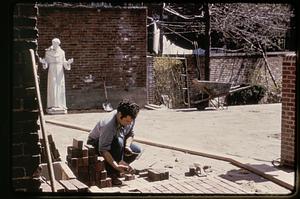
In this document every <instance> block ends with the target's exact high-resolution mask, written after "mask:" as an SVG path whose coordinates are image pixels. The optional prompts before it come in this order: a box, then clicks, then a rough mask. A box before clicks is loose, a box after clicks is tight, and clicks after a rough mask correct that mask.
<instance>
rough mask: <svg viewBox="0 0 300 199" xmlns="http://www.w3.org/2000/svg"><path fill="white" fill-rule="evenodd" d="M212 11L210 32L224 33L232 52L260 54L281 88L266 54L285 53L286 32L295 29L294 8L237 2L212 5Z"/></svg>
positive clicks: (282, 5)
mask: <svg viewBox="0 0 300 199" xmlns="http://www.w3.org/2000/svg"><path fill="white" fill-rule="evenodd" d="M209 9H210V17H211V21H210V22H211V30H212V31H215V32H217V33H221V35H222V36H223V38H224V40H225V42H224V44H225V45H226V43H227V44H229V48H234V49H229V50H231V51H242V52H258V53H261V54H262V56H263V58H264V61H265V63H266V68H267V69H268V72H269V74H270V76H271V78H272V81H273V83H274V85H275V86H276V88H278V86H277V84H276V81H275V79H274V77H273V75H272V73H271V70H270V67H269V63H268V61H267V54H266V52H267V51H270V50H273V51H274V50H278V51H282V50H284V47H285V46H284V45H281V44H280V43H281V42H284V40H285V37H286V33H287V31H289V30H291V28H293V27H291V24H290V21H291V18H292V17H294V12H293V8H292V6H291V5H289V4H251V3H235V4H210V8H209ZM226 41H227V42H226ZM228 41H229V42H228ZM230 44H231V45H230ZM232 44H233V45H232ZM227 49H228V46H227Z"/></svg>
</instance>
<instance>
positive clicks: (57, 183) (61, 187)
mask: <svg viewBox="0 0 300 199" xmlns="http://www.w3.org/2000/svg"><path fill="white" fill-rule="evenodd" d="M47 183H48V184H50V181H49V180H48V181H47ZM53 184H54V187H55V190H56V191H57V192H65V188H64V187H63V186H62V185H61V184H60V183H59V182H58V181H57V180H54V181H53Z"/></svg>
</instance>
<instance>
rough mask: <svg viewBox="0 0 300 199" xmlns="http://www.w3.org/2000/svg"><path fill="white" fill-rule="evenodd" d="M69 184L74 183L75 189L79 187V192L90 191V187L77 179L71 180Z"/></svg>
mask: <svg viewBox="0 0 300 199" xmlns="http://www.w3.org/2000/svg"><path fill="white" fill-rule="evenodd" d="M69 182H70V183H72V184H73V185H74V186H75V187H77V189H78V192H88V191H89V189H88V188H89V187H88V186H87V185H85V184H83V183H82V182H80V181H79V180H77V179H71V180H69Z"/></svg>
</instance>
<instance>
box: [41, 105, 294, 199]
mask: <svg viewBox="0 0 300 199" xmlns="http://www.w3.org/2000/svg"><path fill="white" fill-rule="evenodd" d="M106 114H108V113H106V112H102V111H99V112H92V113H72V112H69V114H66V115H46V116H45V119H46V122H47V126H46V128H47V130H48V131H49V132H50V133H51V134H52V135H53V138H54V141H55V143H56V146H57V148H58V149H59V152H60V154H61V157H62V159H63V161H65V157H66V153H67V146H69V145H72V139H73V138H75V139H79V140H84V141H86V139H87V136H88V132H87V131H88V130H89V129H91V128H93V127H94V125H95V124H96V123H97V121H99V119H101V118H102V117H104V116H105V115H106ZM66 124H67V125H70V126H73V127H76V128H77V129H72V128H66V127H63V126H64V125H65V126H66ZM78 129H85V130H78ZM280 133H281V104H267V105H247V106H230V107H227V108H225V109H222V110H206V111H197V110H196V109H180V110H176V109H160V110H146V109H142V110H141V111H140V113H139V116H138V118H137V121H136V126H135V135H136V136H135V138H136V139H137V143H138V144H140V145H141V146H142V148H143V154H142V156H141V157H140V159H139V160H137V161H135V162H134V163H133V166H134V167H144V168H159V169H167V170H168V171H169V173H170V177H169V180H163V181H157V182H148V181H147V180H146V179H144V178H136V179H135V180H132V181H124V183H123V186H121V187H112V188H102V189H99V188H97V187H91V190H92V192H121V193H122V192H130V193H198V194H206V193H207V194H219V193H220V194H289V193H291V190H289V189H287V188H286V187H283V186H281V185H280V183H279V184H278V183H275V182H274V181H272V180H270V179H267V178H263V177H262V176H261V175H258V173H255V172H250V171H249V170H246V169H244V168H241V167H238V166H236V165H233V164H231V163H230V162H228V161H221V160H218V159H215V158H208V157H207V156H205V154H208V155H212V156H215V157H226V158H228V159H230V160H234V161H236V162H239V163H241V164H243V165H247V166H249V167H251V168H253V169H255V170H256V171H258V172H261V173H263V174H265V175H267V176H271V178H273V179H275V180H276V179H277V180H279V181H280V182H283V183H286V184H288V185H289V186H291V187H293V186H294V172H293V171H290V170H287V169H285V168H279V167H276V166H274V165H273V164H272V161H273V160H278V158H279V157H280ZM138 141H141V142H140V143H139V142H138ZM142 141H147V142H149V143H153V144H154V145H157V144H158V145H160V146H171V147H176V148H180V149H183V150H181V151H177V150H171V149H167V148H161V147H155V146H151V145H149V144H141V143H143V142H142ZM185 150H186V151H188V150H190V151H196V152H200V153H203V154H204V156H199V155H192V154H189V153H186V152H184V151H185ZM275 162H276V161H275ZM193 163H199V164H201V165H203V166H208V168H209V169H208V170H207V172H206V176H202V177H199V176H192V177H190V176H185V175H184V173H185V172H187V171H188V169H189V165H192V164H193ZM123 180H124V179H123Z"/></svg>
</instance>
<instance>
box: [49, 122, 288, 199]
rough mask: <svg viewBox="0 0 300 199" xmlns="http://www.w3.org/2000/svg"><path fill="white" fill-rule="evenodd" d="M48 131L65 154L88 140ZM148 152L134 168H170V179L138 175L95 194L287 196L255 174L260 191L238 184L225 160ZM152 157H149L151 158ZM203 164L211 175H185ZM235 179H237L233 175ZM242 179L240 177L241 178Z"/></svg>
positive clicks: (147, 148)
mask: <svg viewBox="0 0 300 199" xmlns="http://www.w3.org/2000/svg"><path fill="white" fill-rule="evenodd" d="M47 127H48V130H49V131H50V132H51V133H52V135H53V138H54V141H55V142H56V145H57V147H58V148H59V150H60V154H62V158H64V157H65V155H66V149H67V148H66V147H67V146H68V145H70V144H71V143H72V139H73V138H75V139H82V140H86V138H87V133H86V132H83V131H78V130H74V129H69V128H64V127H59V126H56V125H51V124H47ZM141 146H142V148H143V149H144V150H145V152H144V153H143V155H142V156H141V158H140V159H139V160H138V161H135V162H134V163H136V165H134V167H144V168H149V167H152V168H167V169H168V171H169V173H170V176H169V179H168V180H163V181H156V182H149V181H148V180H147V179H146V178H139V177H138V176H136V179H135V180H132V181H124V179H121V180H123V181H124V183H123V186H121V187H110V188H102V189H100V188H98V187H96V186H92V187H90V190H91V192H93V193H102V192H104V193H111V192H113V193H115V192H118V193H183V194H186V193H188V194H192V193H196V194H251V193H252V194H253V193H262V194H277V193H278V194H288V193H290V191H289V190H287V189H285V188H283V187H280V186H278V185H276V184H274V183H272V182H270V181H268V180H264V181H261V179H259V177H258V176H257V175H255V174H253V173H252V174H249V175H250V176H248V178H250V179H252V180H251V183H252V184H254V186H257V185H258V184H260V188H259V189H256V188H255V187H254V189H253V188H252V187H250V186H248V183H249V180H248V181H247V179H246V178H245V179H244V181H246V182H239V181H238V180H235V179H234V178H232V179H231V178H230V177H232V173H234V172H236V171H238V170H239V168H238V167H235V166H233V165H230V164H228V163H226V162H223V161H218V160H213V159H210V158H204V157H200V156H195V155H191V154H185V153H182V152H178V151H173V150H168V149H162V148H158V147H152V146H148V145H143V144H141ZM149 157H150V158H149ZM192 162H201V163H202V165H211V166H212V170H213V171H212V172H211V173H209V174H208V175H207V176H206V177H198V176H193V177H187V176H185V175H184V173H185V172H187V171H188V170H189V164H191V163H192ZM233 177H234V176H233ZM239 177H240V176H239ZM251 183H249V184H251Z"/></svg>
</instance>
